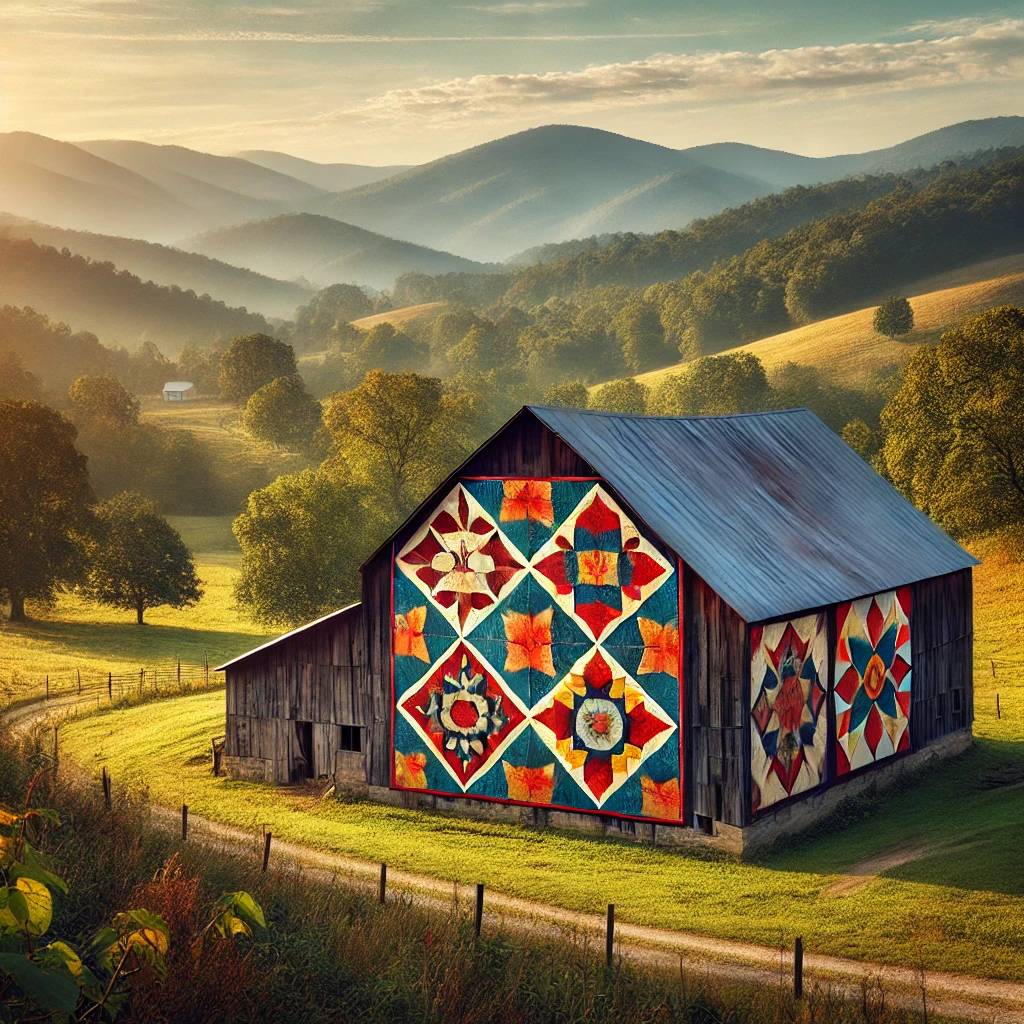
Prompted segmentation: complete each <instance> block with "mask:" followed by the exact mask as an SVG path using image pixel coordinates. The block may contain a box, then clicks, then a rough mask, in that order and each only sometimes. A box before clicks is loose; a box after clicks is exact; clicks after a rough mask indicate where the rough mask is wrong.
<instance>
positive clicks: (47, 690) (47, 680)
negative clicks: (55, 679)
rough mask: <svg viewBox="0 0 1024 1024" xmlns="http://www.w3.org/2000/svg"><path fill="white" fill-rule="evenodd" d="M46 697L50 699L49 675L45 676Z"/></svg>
mask: <svg viewBox="0 0 1024 1024" xmlns="http://www.w3.org/2000/svg"><path fill="white" fill-rule="evenodd" d="M46 699H47V700H49V699H50V676H49V675H47V676H46Z"/></svg>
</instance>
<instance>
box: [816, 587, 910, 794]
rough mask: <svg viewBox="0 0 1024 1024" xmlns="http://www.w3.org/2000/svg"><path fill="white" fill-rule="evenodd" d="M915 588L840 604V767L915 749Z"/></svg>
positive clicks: (843, 770)
mask: <svg viewBox="0 0 1024 1024" xmlns="http://www.w3.org/2000/svg"><path fill="white" fill-rule="evenodd" d="M910 613H911V607H910V588H909V587H902V588H900V589H899V590H889V591H886V592H885V593H884V594H875V595H874V596H873V597H865V598H862V599H861V600H859V601H853V602H847V603H845V604H841V605H839V607H838V608H837V609H836V636H837V643H836V672H835V679H836V684H835V707H836V770H837V772H838V773H839V774H840V775H844V774H846V773H847V772H851V771H854V770H855V769H857V768H863V767H864V765H868V764H873V763H875V762H877V761H882V760H884V759H885V758H887V757H892V756H893V754H896V753H899V752H901V751H904V750H909V749H910V730H909V726H910V696H911V690H910V684H911V671H910V669H911V663H910Z"/></svg>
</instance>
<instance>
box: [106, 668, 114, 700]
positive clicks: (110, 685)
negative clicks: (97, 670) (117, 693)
mask: <svg viewBox="0 0 1024 1024" xmlns="http://www.w3.org/2000/svg"><path fill="white" fill-rule="evenodd" d="M107 700H109V701H110V703H111V704H113V703H114V673H113V672H108V673H107Z"/></svg>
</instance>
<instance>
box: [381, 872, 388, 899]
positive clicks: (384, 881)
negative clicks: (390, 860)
mask: <svg viewBox="0 0 1024 1024" xmlns="http://www.w3.org/2000/svg"><path fill="white" fill-rule="evenodd" d="M379 898H380V901H381V903H384V902H385V901H386V900H387V898H388V866H387V864H381V866H380V894H379Z"/></svg>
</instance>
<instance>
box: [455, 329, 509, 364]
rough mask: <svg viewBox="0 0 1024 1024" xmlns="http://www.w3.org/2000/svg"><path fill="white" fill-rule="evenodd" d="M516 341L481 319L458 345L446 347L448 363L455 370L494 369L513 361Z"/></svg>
mask: <svg viewBox="0 0 1024 1024" xmlns="http://www.w3.org/2000/svg"><path fill="white" fill-rule="evenodd" d="M516 341H517V338H510V337H509V336H508V335H505V334H502V332H501V331H499V330H498V328H497V326H496V325H495V324H494V323H492V322H491V321H490V320H481V321H480V323H478V324H475V325H474V326H473V327H471V328H470V329H469V331H468V332H467V334H466V336H465V337H464V338H463V339H462V341H460V342H459V343H458V345H455V346H454V347H452V348H450V349H448V363H449V365H450V366H452V367H453V368H455V370H476V371H479V372H481V373H486V372H487V371H488V370H496V369H498V367H500V366H508V365H509V364H510V363H512V362H514V361H515V359H516V355H517V350H516Z"/></svg>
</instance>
